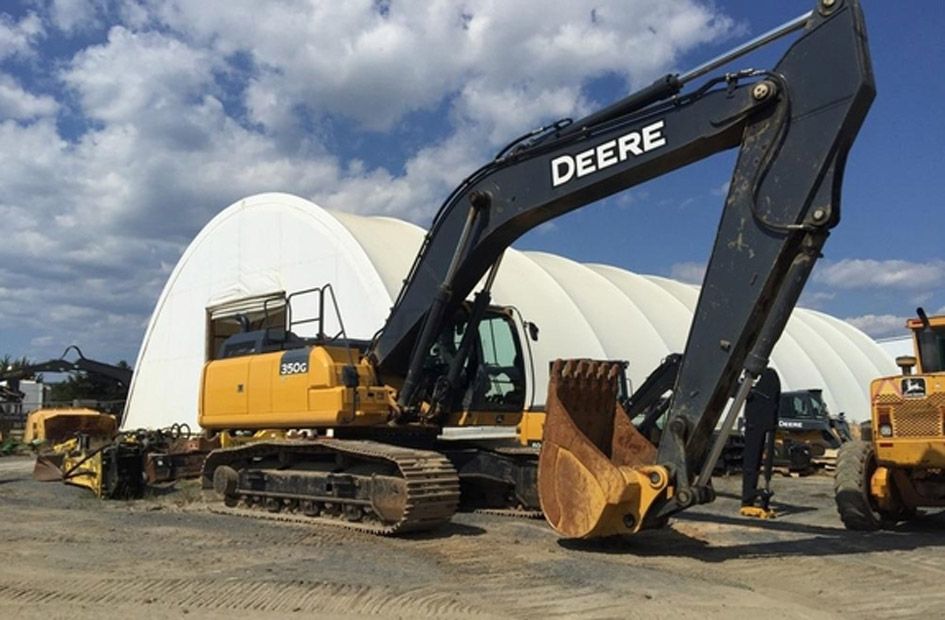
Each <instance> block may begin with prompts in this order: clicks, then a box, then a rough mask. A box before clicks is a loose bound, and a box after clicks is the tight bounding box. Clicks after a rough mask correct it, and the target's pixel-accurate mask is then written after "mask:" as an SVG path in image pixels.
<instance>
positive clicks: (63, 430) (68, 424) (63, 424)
mask: <svg viewBox="0 0 945 620" xmlns="http://www.w3.org/2000/svg"><path fill="white" fill-rule="evenodd" d="M117 430H118V422H117V420H115V417H114V416H112V415H109V414H107V413H102V412H100V411H95V410H94V409H88V408H85V407H79V408H75V409H37V410H36V411H33V412H32V413H30V414H29V416H27V418H26V429H25V430H24V431H23V443H26V444H33V445H36V444H40V443H49V444H54V443H58V442H61V441H66V440H67V439H68V438H69V437H72V436H73V435H75V434H76V433H85V434H88V435H96V436H104V437H111V436H112V435H114V434H115V433H116V432H117Z"/></svg>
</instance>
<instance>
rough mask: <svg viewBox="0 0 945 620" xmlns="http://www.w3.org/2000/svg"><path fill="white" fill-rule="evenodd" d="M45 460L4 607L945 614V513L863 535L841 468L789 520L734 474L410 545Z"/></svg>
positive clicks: (815, 486)
mask: <svg viewBox="0 0 945 620" xmlns="http://www.w3.org/2000/svg"><path fill="white" fill-rule="evenodd" d="M31 471H32V461H31V460H29V459H26V458H19V457H8V458H3V459H0V522H2V524H3V525H2V529H0V531H2V542H3V548H4V551H5V554H4V556H5V557H4V560H3V562H2V564H0V617H5V618H65V617H69V618H96V619H98V618H113V617H114V618H125V617H129V616H130V617H139V616H144V615H145V614H146V615H147V617H149V618H171V617H173V618H180V617H181V616H183V615H185V614H186V615H188V616H191V617H201V618H202V617H209V618H217V617H219V618H223V617H226V618H267V617H283V616H287V615H293V614H298V616H299V617H302V616H303V615H308V616H311V615H313V614H317V615H318V616H319V617H345V618H351V617H356V618H359V617H370V616H373V617H400V618H420V617H436V618H444V617H472V616H478V617H492V618H539V617H540V618H543V619H547V618H553V617H580V618H626V617H631V616H632V617H642V618H705V617H726V618H741V617H756V616H758V615H759V614H777V616H778V617H782V618H795V617H796V618H820V617H823V618H829V617H851V618H854V617H856V618H895V617H926V618H929V617H942V616H943V615H945V587H943V583H945V554H943V550H942V548H941V547H942V546H943V545H945V514H943V513H937V514H931V515H927V516H924V517H923V518H921V519H920V520H919V521H917V522H916V523H913V524H910V525H908V526H905V527H902V528H899V529H897V530H896V531H892V532H882V533H876V534H862V533H855V532H847V531H845V530H844V529H842V526H841V524H840V521H839V519H838V518H837V515H836V511H835V509H834V505H833V497H832V491H831V484H832V481H831V479H830V478H827V477H810V478H803V479H791V478H776V479H775V482H774V489H775V491H776V493H777V496H776V498H775V499H776V500H780V501H776V502H775V504H776V507H777V508H778V509H779V512H780V516H779V518H778V519H776V520H772V521H757V520H749V519H743V518H741V517H739V516H738V514H737V513H738V501H737V496H736V493H737V490H738V484H739V481H738V480H737V479H734V478H732V479H720V480H717V481H716V488H717V490H718V491H719V499H718V500H717V501H716V502H715V503H714V504H710V505H708V506H701V507H698V508H695V509H692V510H690V511H688V512H686V513H685V514H684V515H683V516H681V517H679V518H677V519H674V520H672V521H671V523H670V526H669V527H668V528H666V529H664V530H660V531H654V532H645V533H643V534H640V535H637V536H635V537H632V538H627V539H619V540H606V541H597V542H593V543H575V542H570V541H560V540H559V539H558V538H557V537H556V536H555V535H554V533H553V532H552V531H551V530H550V529H549V528H548V527H547V526H546V525H545V524H544V522H543V521H539V520H525V519H512V518H503V517H496V516H491V515H483V514H459V515H457V516H456V517H454V520H453V522H452V523H451V524H449V525H448V526H446V527H444V528H441V529H440V530H437V531H436V532H432V533H428V534H425V535H420V536H411V537H408V538H396V539H388V538H375V537H370V536H366V535H362V534H357V533H351V532H346V531H343V530H339V529H336V528H331V527H326V526H321V527H313V526H304V525H297V524H286V523H278V522H272V521H264V520H255V519H248V518H245V517H235V516H227V515H220V514H215V513H212V512H210V506H211V505H215V504H213V503H212V502H211V501H209V500H205V499H204V497H203V495H202V493H201V492H200V490H199V489H198V488H197V487H196V485H195V484H194V483H190V482H188V483H184V484H180V485H178V486H177V487H176V488H173V489H167V490H164V491H162V492H160V493H158V494H156V495H155V496H154V497H150V498H148V499H144V500H140V501H136V502H101V501H98V500H96V499H95V498H94V497H92V496H91V494H89V493H88V492H87V491H84V490H82V489H77V488H72V487H67V486H64V485H61V484H58V483H39V482H34V481H33V480H32V479H31V478H30V474H31Z"/></svg>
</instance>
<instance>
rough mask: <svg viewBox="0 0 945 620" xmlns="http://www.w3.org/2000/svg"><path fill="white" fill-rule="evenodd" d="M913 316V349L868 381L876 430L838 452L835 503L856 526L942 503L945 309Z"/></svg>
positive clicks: (891, 520) (883, 522)
mask: <svg viewBox="0 0 945 620" xmlns="http://www.w3.org/2000/svg"><path fill="white" fill-rule="evenodd" d="M917 314H918V318H915V319H909V321H908V322H907V324H906V327H907V328H908V329H909V330H911V331H912V339H913V345H914V348H915V355H914V356H903V357H899V358H896V363H897V364H898V365H899V367H900V368H901V369H902V374H901V375H896V376H892V377H882V378H879V379H876V380H874V381H873V382H872V383H871V384H870V402H871V403H872V412H871V427H872V433H871V437H870V439H869V440H868V441H852V442H848V443H845V444H843V446H842V447H841V448H840V454H839V456H838V457H837V470H836V474H835V478H834V479H835V491H836V501H837V510H838V512H839V513H840V518H841V520H843V524H844V525H845V526H846V527H847V528H848V529H851V530H877V529H880V528H883V527H890V526H893V525H895V524H896V523H898V522H900V521H905V520H908V519H911V518H913V517H914V516H915V515H916V510H917V509H918V508H920V507H943V506H945V315H942V316H933V317H929V316H927V315H926V314H925V312H924V311H923V310H922V308H919V309H918V311H917Z"/></svg>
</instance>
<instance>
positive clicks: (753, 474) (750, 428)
mask: <svg viewBox="0 0 945 620" xmlns="http://www.w3.org/2000/svg"><path fill="white" fill-rule="evenodd" d="M780 400H781V379H780V378H779V377H778V373H777V372H776V371H775V370H774V369H773V368H766V369H765V370H764V372H762V373H761V377H759V379H758V382H757V383H755V386H754V387H753V388H752V389H751V392H750V393H749V395H748V399H747V400H746V402H745V452H744V456H743V461H742V508H741V514H742V515H744V516H746V517H758V518H762V519H768V518H771V517H774V516H775V513H774V511H773V510H771V507H770V505H769V504H770V502H771V496H773V495H774V493H773V492H772V491H771V467H772V461H773V459H774V434H775V432H777V429H778V404H779V402H780ZM762 464H763V465H764V477H765V486H764V488H763V489H758V474H759V473H760V472H761V468H762Z"/></svg>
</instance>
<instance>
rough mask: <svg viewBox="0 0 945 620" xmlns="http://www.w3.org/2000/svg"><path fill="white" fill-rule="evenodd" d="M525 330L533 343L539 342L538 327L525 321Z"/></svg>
mask: <svg viewBox="0 0 945 620" xmlns="http://www.w3.org/2000/svg"><path fill="white" fill-rule="evenodd" d="M525 330H526V331H527V332H528V337H529V338H531V340H532V342H538V326H537V325H536V324H534V323H532V322H531V321H525Z"/></svg>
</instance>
